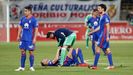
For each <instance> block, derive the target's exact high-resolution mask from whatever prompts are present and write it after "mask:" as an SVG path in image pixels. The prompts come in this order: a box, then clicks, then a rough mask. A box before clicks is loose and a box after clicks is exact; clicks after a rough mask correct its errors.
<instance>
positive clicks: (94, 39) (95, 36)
mask: <svg viewBox="0 0 133 75" xmlns="http://www.w3.org/2000/svg"><path fill="white" fill-rule="evenodd" d="M92 36H93V38H92V41H98V38H99V36H98V34H97V33H94V34H93V35H92Z"/></svg>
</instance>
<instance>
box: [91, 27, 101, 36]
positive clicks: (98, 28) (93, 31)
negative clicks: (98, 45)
mask: <svg viewBox="0 0 133 75" xmlns="http://www.w3.org/2000/svg"><path fill="white" fill-rule="evenodd" d="M99 30H100V26H98V27H97V28H96V29H94V30H93V29H92V31H91V32H89V34H88V35H91V34H93V33H95V32H97V31H99Z"/></svg>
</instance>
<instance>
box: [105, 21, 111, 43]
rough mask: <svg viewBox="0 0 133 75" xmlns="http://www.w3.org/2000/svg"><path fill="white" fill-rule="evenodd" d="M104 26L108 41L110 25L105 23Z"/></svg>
mask: <svg viewBox="0 0 133 75" xmlns="http://www.w3.org/2000/svg"><path fill="white" fill-rule="evenodd" d="M106 27H107V39H106V40H107V41H109V32H110V25H109V23H107V24H106Z"/></svg>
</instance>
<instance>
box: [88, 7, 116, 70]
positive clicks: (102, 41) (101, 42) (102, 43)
mask: <svg viewBox="0 0 133 75" xmlns="http://www.w3.org/2000/svg"><path fill="white" fill-rule="evenodd" d="M98 11H99V13H100V21H99V25H100V26H99V27H98V28H96V29H95V30H93V31H91V32H90V33H89V34H92V33H94V32H96V31H98V30H99V32H100V35H99V38H98V42H97V47H96V54H95V60H94V64H93V66H91V67H90V68H91V69H97V63H98V60H99V57H100V48H102V49H103V50H105V52H106V55H107V57H108V61H109V66H108V67H107V68H106V69H113V68H114V66H113V61H112V53H111V51H110V45H109V38H110V34H109V32H110V19H109V16H108V15H107V14H106V13H105V11H106V5H104V4H100V5H98Z"/></svg>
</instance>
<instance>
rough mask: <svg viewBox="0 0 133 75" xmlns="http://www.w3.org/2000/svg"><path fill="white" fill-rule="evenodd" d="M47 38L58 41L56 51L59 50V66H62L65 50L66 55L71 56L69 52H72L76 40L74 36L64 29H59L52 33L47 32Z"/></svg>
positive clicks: (71, 32)
mask: <svg viewBox="0 0 133 75" xmlns="http://www.w3.org/2000/svg"><path fill="white" fill-rule="evenodd" d="M47 38H51V39H54V38H56V39H57V41H58V43H59V44H58V50H60V49H61V58H60V64H59V65H60V66H62V65H63V61H64V59H65V56H66V50H67V49H68V48H69V50H68V54H69V55H71V52H72V50H73V47H72V46H73V44H74V42H75V40H76V34H75V33H74V32H73V31H71V30H69V29H66V28H59V29H57V30H55V31H54V32H48V33H47Z"/></svg>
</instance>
